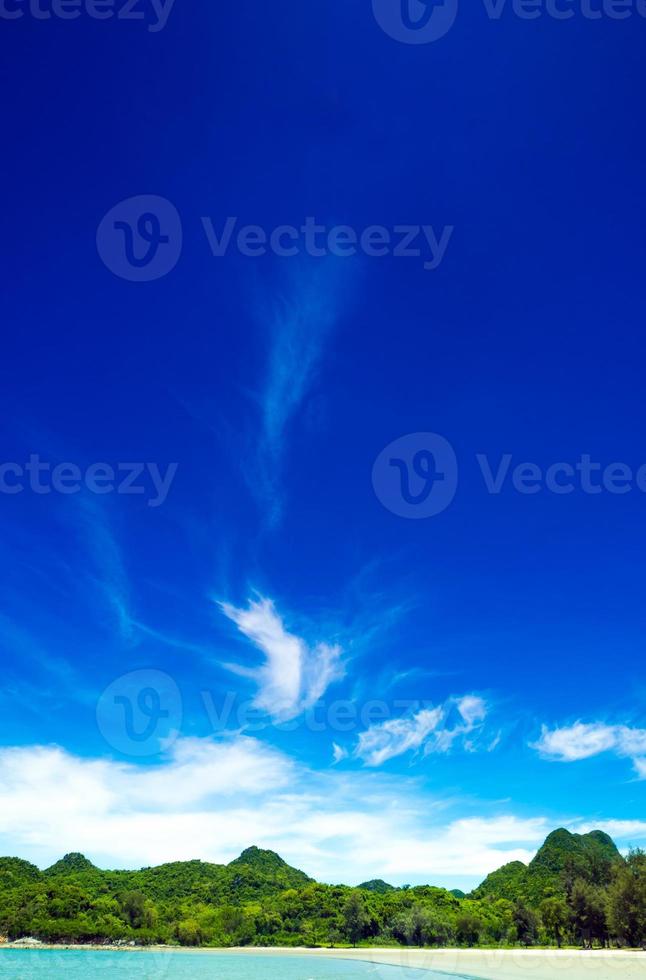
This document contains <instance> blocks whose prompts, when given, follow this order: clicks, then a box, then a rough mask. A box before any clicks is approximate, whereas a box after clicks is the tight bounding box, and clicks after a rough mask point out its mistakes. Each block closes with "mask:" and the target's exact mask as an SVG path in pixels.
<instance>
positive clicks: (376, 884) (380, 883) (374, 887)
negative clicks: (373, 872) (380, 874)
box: [358, 878, 396, 895]
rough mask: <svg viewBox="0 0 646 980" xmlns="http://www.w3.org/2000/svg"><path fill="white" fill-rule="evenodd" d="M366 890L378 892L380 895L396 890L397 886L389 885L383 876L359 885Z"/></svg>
mask: <svg viewBox="0 0 646 980" xmlns="http://www.w3.org/2000/svg"><path fill="white" fill-rule="evenodd" d="M358 887H359V888H361V889H362V890H363V891H364V892H377V894H379V895H383V894H385V892H394V891H395V890H396V889H395V886H394V885H389V884H388V882H387V881H384V880H383V879H382V878H373V879H372V880H371V881H364V882H363V884H361V885H359V886H358Z"/></svg>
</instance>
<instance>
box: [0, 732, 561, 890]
mask: <svg viewBox="0 0 646 980" xmlns="http://www.w3.org/2000/svg"><path fill="white" fill-rule="evenodd" d="M43 800H47V819H46V820H43V810H42V801H43ZM444 813H445V810H444V805H443V804H442V803H441V802H438V801H435V802H431V801H429V800H428V798H427V797H426V796H421V795H420V794H419V789H418V787H417V786H416V783H415V781H414V780H409V779H407V778H405V777H400V778H398V779H396V780H394V779H392V778H391V777H381V776H377V775H375V774H373V773H368V772H360V773H353V774H352V776H351V777H348V776H347V775H343V774H341V773H339V772H329V773H326V774H321V773H315V772H313V771H312V770H309V769H307V768H304V767H300V766H298V765H297V764H296V763H294V762H293V760H292V759H290V758H289V756H287V755H285V754H283V753H281V752H279V751H278V750H276V749H273V748H270V747H268V746H266V745H264V744H263V743H262V742H260V741H258V740H257V739H254V738H249V737H245V736H239V735H238V736H234V737H230V738H221V739H214V738H210V739H197V738H183V739H179V740H178V741H177V742H176V743H175V745H174V746H173V747H172V749H170V750H169V752H168V755H167V756H166V757H165V758H164V759H163V760H162V761H161V762H160V763H159V764H157V765H154V766H149V765H142V764H135V763H131V762H116V761H114V760H109V759H96V758H94V759H93V758H81V757H79V756H76V755H73V754H71V753H69V752H67V751H65V750H64V749H61V748H59V747H57V746H32V747H20V748H3V749H0V847H1V848H2V852H3V853H6V854H11V855H16V856H20V857H24V858H27V859H29V860H31V861H33V862H34V863H36V864H39V865H40V866H46V865H48V864H51V863H53V862H54V861H55V860H57V859H58V858H59V857H61V856H62V854H63V853H65V852H69V851H82V852H83V853H85V854H86V856H87V857H89V858H90V860H92V861H93V862H95V863H96V864H99V865H102V866H107V867H129V868H133V867H141V866H145V865H155V864H160V863H163V862H167V861H183V860H192V859H201V860H205V861H213V862H216V863H223V862H228V861H230V860H232V859H233V858H234V857H236V856H237V855H238V854H239V853H240V852H241V851H242V850H243V849H244V848H245V847H248V846H249V845H251V844H257V845H259V846H261V847H268V848H271V849H272V850H275V851H278V853H280V854H281V855H282V856H283V857H284V858H285V860H287V861H289V863H290V864H294V865H295V866H297V867H301V868H302V869H303V870H305V871H306V872H307V873H308V874H310V875H312V876H314V877H316V878H318V879H320V880H324V881H330V882H335V881H338V880H339V879H341V880H342V881H343V882H346V883H351V884H358V883H359V882H360V881H363V880H366V879H367V878H373V877H384V876H389V877H390V878H394V879H395V880H396V881H397V882H402V881H405V880H409V879H411V878H415V877H417V879H427V880H429V881H433V880H439V879H443V880H446V879H453V880H461V879H462V878H463V877H464V876H466V877H469V878H470V880H472V881H473V882H474V884H475V882H476V879H480V878H482V877H484V876H485V875H486V874H488V873H489V872H490V871H493V870H494V869H495V868H497V867H499V866H500V865H501V864H503V863H505V862H506V861H508V860H528V859H529V858H530V857H531V856H532V853H533V851H534V850H535V848H536V846H537V845H539V844H540V843H541V841H542V840H543V838H544V837H545V835H546V833H547V832H548V831H549V829H551V828H550V826H549V824H548V823H547V821H546V820H545V818H543V817H537V818H531V819H520V818H517V817H515V816H510V815H508V814H504V815H498V816H492V817H489V818H483V817H474V818H466V819H460V820H453V821H451V820H447V821H446V823H443V824H441V825H440V824H438V822H437V820H438V816H439V814H444ZM434 814H435V818H434V816H433V815H434Z"/></svg>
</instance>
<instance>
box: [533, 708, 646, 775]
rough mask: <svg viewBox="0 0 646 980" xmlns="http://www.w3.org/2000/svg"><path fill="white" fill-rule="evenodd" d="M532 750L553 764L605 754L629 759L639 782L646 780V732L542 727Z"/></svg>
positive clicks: (580, 724) (621, 727)
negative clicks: (609, 753)
mask: <svg viewBox="0 0 646 980" xmlns="http://www.w3.org/2000/svg"><path fill="white" fill-rule="evenodd" d="M530 748H533V749H536V751H537V752H539V754H540V755H541V756H542V757H543V758H544V759H548V760H549V761H551V762H580V761H581V760H582V759H591V758H592V757H593V756H597V755H601V754H602V753H604V752H612V753H614V754H615V755H616V756H618V757H619V758H621V759H630V760H631V761H632V763H633V765H634V767H635V771H636V773H637V775H638V777H639V778H640V779H646V729H644V728H630V727H629V726H628V725H607V724H605V723H603V722H593V723H591V724H584V723H583V722H581V721H577V722H576V723H575V724H573V725H569V726H564V727H562V728H554V729H549V728H548V727H547V726H546V725H543V728H542V731H541V737H540V738H539V739H538V741H537V742H533V743H531V744H530Z"/></svg>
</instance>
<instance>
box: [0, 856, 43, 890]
mask: <svg viewBox="0 0 646 980" xmlns="http://www.w3.org/2000/svg"><path fill="white" fill-rule="evenodd" d="M42 877H43V873H42V871H40V870H39V869H38V868H37V867H36V865H35V864H30V863H29V861H23V860H21V858H10V857H5V858H0V892H3V891H5V890H6V889H8V888H15V887H17V886H18V885H25V884H28V883H29V882H32V881H39V880H40V879H41V878H42Z"/></svg>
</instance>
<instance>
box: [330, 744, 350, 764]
mask: <svg viewBox="0 0 646 980" xmlns="http://www.w3.org/2000/svg"><path fill="white" fill-rule="evenodd" d="M332 756H333V758H334V761H335V762H343V760H344V759H347V758H348V750H347V749H344V748H343V747H342V746H341V745H337V744H336V742H332Z"/></svg>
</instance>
